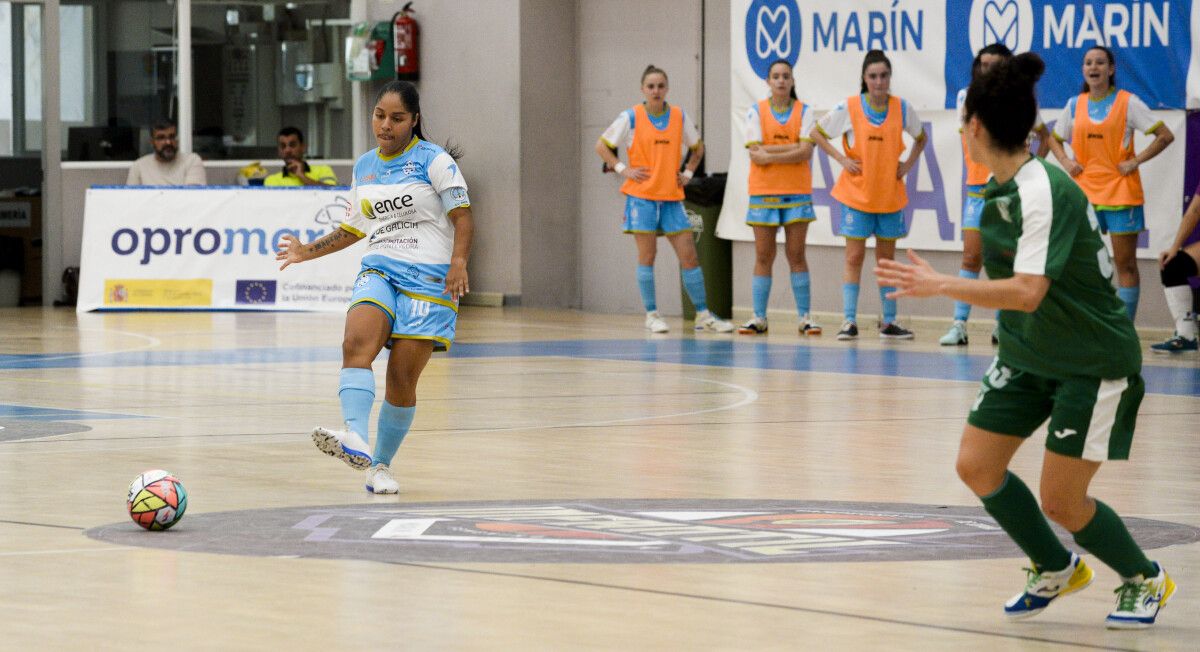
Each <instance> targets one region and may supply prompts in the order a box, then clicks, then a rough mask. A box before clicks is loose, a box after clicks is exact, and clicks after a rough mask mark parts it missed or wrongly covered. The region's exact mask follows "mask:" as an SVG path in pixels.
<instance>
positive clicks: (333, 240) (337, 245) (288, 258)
mask: <svg viewBox="0 0 1200 652" xmlns="http://www.w3.org/2000/svg"><path fill="white" fill-rule="evenodd" d="M361 239H362V236H359V235H355V234H353V233H351V232H349V231H347V230H346V229H343V228H337V229H334V231H333V233H330V234H327V235H325V236H323V237H321V238H318V239H316V240H313V241H312V242H310V243H308V244H300V239H299V238H297V237H296V236H294V235H291V234H285V235H283V236H282V237H280V238H279V244H278V247H279V250H278V251H276V252H275V260H278V261H283V264H282V265H280V266H279V269H285V268H286V267H287V266H288V265H291V264H292V263H302V262H304V261H306V260H312V259H314V258H320V257H321V256H324V255H326V254H331V253H333V252H335V251H341V250H343V249H345V248H346V247H349V246H350V245H352V244H354V243H355V242H358V241H359V240H361Z"/></svg>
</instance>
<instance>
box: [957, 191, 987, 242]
mask: <svg viewBox="0 0 1200 652" xmlns="http://www.w3.org/2000/svg"><path fill="white" fill-rule="evenodd" d="M983 189H984V186H967V196H966V197H965V198H964V199H963V213H962V229H963V230H964V231H966V230H968V229H970V230H974V231H978V230H979V218H980V217H981V216H983V203H984V202H983Z"/></svg>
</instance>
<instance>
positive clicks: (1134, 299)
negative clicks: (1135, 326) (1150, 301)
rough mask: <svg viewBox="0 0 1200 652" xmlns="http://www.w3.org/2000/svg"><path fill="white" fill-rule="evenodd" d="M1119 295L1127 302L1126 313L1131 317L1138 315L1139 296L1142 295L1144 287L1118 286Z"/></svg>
mask: <svg viewBox="0 0 1200 652" xmlns="http://www.w3.org/2000/svg"><path fill="white" fill-rule="evenodd" d="M1117 296H1119V297H1121V301H1124V302H1125V314H1127V315H1129V318H1130V319H1131V320H1132V319H1135V318H1136V317H1137V306H1138V298H1139V297H1141V296H1142V288H1140V287H1138V286H1134V287H1131V288H1117Z"/></svg>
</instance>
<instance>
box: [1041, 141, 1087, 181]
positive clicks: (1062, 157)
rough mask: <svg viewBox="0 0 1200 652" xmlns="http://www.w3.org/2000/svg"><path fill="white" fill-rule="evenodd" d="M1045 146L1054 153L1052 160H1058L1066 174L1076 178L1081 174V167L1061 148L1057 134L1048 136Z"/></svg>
mask: <svg viewBox="0 0 1200 652" xmlns="http://www.w3.org/2000/svg"><path fill="white" fill-rule="evenodd" d="M1047 144H1048V145H1049V146H1050V151H1051V152H1054V158H1056V159H1058V162H1059V163H1060V164H1061V165H1062V166H1063V169H1064V170H1066V171H1067V174H1069V175H1071V176H1073V177H1077V176H1079V175H1080V174H1081V173H1082V172H1083V166H1082V165H1080V164H1079V163H1078V162H1076V161H1075V159H1073V158H1071V157H1070V156H1069V155H1068V154H1067V148H1065V147H1063V141H1061V140H1059V139H1058V135H1057V134H1050V140H1049V141H1047Z"/></svg>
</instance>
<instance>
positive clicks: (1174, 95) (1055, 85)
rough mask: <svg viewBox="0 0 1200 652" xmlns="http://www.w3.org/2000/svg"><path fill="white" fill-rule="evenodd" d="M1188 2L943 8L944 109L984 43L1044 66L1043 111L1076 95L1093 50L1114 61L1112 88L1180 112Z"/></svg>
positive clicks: (1023, 2) (1063, 1)
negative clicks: (1104, 50)
mask: <svg viewBox="0 0 1200 652" xmlns="http://www.w3.org/2000/svg"><path fill="white" fill-rule="evenodd" d="M1191 17H1192V0H1143V1H1141V2H1133V3H1131V2H1128V1H1127V0H972V1H971V2H958V1H955V2H947V3H946V108H954V101H955V97H956V95H957V93H958V90H959V89H960V88H963V87H965V86H967V85H968V84H970V83H971V61H972V60H973V59H974V57H975V53H976V52H978V51H979V50H980V48H983V47H984V46H987V45H990V44H992V43H1003V44H1005V45H1007V46H1008V47H1009V48H1010V49H1011V50H1013V51H1014V52H1030V51H1031V52H1036V53H1037V54H1038V55H1040V56H1041V57H1042V59H1043V60H1045V62H1046V73H1045V74H1044V75H1043V76H1042V80H1041V82H1040V83H1039V84H1038V101H1039V102H1040V103H1041V105H1042V106H1043V107H1059V106H1063V105H1065V104H1066V103H1067V100H1068V99H1069V98H1071V97H1073V96H1075V95H1078V94H1079V93H1080V89H1081V87H1082V85H1083V75H1082V73H1081V72H1080V69H1081V67H1082V65H1083V55H1084V54H1085V53H1086V52H1087V50H1088V49H1089V48H1091V47H1092V46H1095V45H1104V46H1107V47H1109V48H1110V49H1112V50H1113V51H1114V52H1115V53H1116V57H1117V62H1116V63H1117V85H1118V86H1119V87H1120V88H1123V89H1126V90H1128V91H1130V92H1132V93H1134V94H1135V95H1137V96H1138V97H1140V98H1142V100H1144V101H1145V102H1146V104H1147V105H1149V106H1150V108H1152V109H1182V108H1184V107H1185V103H1186V98H1187V73H1188V65H1189V62H1190V59H1191V54H1192V53H1191V49H1192V36H1191ZM964 25H965V26H966V29H965V30H964V29H963V26H964Z"/></svg>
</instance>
